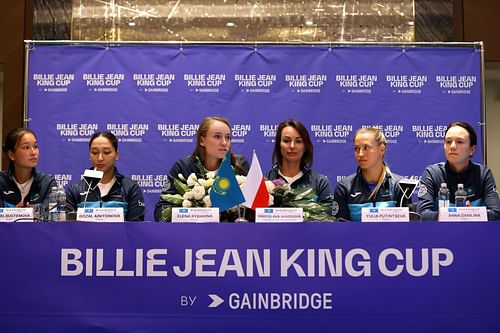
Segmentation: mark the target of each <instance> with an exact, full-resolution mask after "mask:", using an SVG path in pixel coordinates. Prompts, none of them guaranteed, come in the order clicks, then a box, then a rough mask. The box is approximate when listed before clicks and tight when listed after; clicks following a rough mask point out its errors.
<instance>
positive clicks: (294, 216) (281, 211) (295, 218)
mask: <svg viewBox="0 0 500 333" xmlns="http://www.w3.org/2000/svg"><path fill="white" fill-rule="evenodd" d="M255 222H304V210H303V209H302V208H285V207H276V208H275V207H273V208H257V209H256V210H255Z"/></svg>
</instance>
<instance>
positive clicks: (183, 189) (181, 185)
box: [174, 178, 191, 195]
mask: <svg viewBox="0 0 500 333" xmlns="http://www.w3.org/2000/svg"><path fill="white" fill-rule="evenodd" d="M174 187H175V189H176V190H177V191H178V192H179V193H180V194H181V195H184V193H186V192H187V191H190V190H191V189H190V188H189V186H188V185H187V184H185V183H183V182H182V181H180V180H179V179H177V178H176V179H174Z"/></svg>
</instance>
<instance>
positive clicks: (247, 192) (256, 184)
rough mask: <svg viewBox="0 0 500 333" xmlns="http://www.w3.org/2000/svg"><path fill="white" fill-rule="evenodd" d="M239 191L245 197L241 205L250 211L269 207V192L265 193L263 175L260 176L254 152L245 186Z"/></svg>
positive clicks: (260, 171)
mask: <svg viewBox="0 0 500 333" xmlns="http://www.w3.org/2000/svg"><path fill="white" fill-rule="evenodd" d="M241 191H242V192H243V196H244V197H245V202H244V203H243V205H245V206H247V207H250V208H252V209H255V208H262V207H269V192H267V188H266V184H265V182H264V175H262V169H261V168H260V164H259V159H258V158H257V155H256V154H255V151H254V152H253V156H252V165H251V166H250V170H249V171H248V175H247V180H246V182H245V186H243V188H242V189H241Z"/></svg>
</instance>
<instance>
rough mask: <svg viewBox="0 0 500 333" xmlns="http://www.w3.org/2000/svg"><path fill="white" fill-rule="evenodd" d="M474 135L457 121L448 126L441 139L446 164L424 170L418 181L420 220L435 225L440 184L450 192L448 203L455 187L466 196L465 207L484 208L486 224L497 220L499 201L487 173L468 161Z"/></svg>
mask: <svg viewBox="0 0 500 333" xmlns="http://www.w3.org/2000/svg"><path fill="white" fill-rule="evenodd" d="M476 145H477V135H476V131H475V130H474V128H473V127H472V126H471V125H470V124H468V123H465V122H462V121H457V122H453V123H451V124H449V125H448V127H447V129H446V134H445V139H444V146H443V148H444V154H445V156H446V162H440V163H436V164H433V165H431V166H429V167H427V168H426V169H425V171H424V173H423V175H422V177H421V178H420V189H419V191H418V205H417V212H418V213H419V214H421V215H422V220H431V221H437V219H438V203H437V197H438V192H439V188H440V186H441V183H446V184H447V185H448V189H449V190H450V202H451V203H452V204H453V203H454V202H455V191H456V190H457V185H458V184H459V183H461V184H463V185H464V189H465V191H466V192H467V205H468V206H486V208H487V214H488V220H496V221H498V220H500V200H499V198H498V193H497V191H496V184H495V178H493V174H492V172H491V170H490V169H489V168H488V167H487V166H485V165H481V164H477V163H474V162H472V161H471V160H470V159H471V157H472V155H474V153H475V152H476Z"/></svg>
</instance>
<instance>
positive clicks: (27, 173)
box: [0, 127, 57, 207]
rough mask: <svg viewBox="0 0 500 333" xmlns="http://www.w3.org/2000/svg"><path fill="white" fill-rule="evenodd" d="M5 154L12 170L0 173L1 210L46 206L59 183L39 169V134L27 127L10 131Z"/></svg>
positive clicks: (4, 146)
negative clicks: (45, 203)
mask: <svg viewBox="0 0 500 333" xmlns="http://www.w3.org/2000/svg"><path fill="white" fill-rule="evenodd" d="M3 152H4V153H5V155H6V156H7V158H8V159H9V169H7V170H5V171H2V172H0V189H1V191H0V207H28V206H31V205H35V204H43V203H44V202H45V201H46V198H47V196H48V194H49V192H50V190H51V188H52V187H54V186H57V183H56V181H55V180H54V178H53V177H51V176H49V175H46V174H44V173H41V172H38V171H37V170H36V166H37V164H38V159H39V158H40V150H39V148H38V141H37V138H36V135H35V133H34V132H33V131H31V130H30V129H28V128H23V127H20V128H16V129H14V130H12V131H10V132H9V133H8V134H7V136H6V137H5V143H4V145H3Z"/></svg>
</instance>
